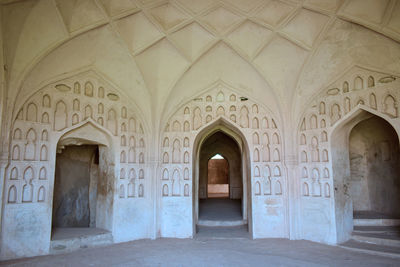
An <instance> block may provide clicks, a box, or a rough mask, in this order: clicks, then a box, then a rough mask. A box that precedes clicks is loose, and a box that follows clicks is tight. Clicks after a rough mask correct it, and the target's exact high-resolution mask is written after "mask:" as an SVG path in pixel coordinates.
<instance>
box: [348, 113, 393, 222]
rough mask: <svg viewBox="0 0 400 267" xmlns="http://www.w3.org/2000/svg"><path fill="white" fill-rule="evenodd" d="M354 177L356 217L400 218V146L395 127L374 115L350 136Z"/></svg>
mask: <svg viewBox="0 0 400 267" xmlns="http://www.w3.org/2000/svg"><path fill="white" fill-rule="evenodd" d="M349 159H350V179H349V192H350V196H351V198H352V204H353V211H354V218H355V219H388V218H400V209H399V206H400V148H399V138H398V136H397V133H396V131H395V130H394V128H393V127H392V126H391V125H390V124H389V123H388V122H386V121H385V120H384V119H382V118H380V117H378V116H372V117H371V118H369V119H366V120H363V121H361V122H359V123H358V124H357V125H355V126H354V128H353V129H352V130H351V132H350V136H349Z"/></svg>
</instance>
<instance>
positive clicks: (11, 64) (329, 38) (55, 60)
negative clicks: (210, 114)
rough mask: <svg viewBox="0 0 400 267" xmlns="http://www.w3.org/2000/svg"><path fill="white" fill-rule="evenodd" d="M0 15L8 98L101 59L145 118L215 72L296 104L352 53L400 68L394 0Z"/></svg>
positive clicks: (8, 11) (55, 8)
mask: <svg viewBox="0 0 400 267" xmlns="http://www.w3.org/2000/svg"><path fill="white" fill-rule="evenodd" d="M2 24H3V42H4V49H5V61H6V66H7V70H8V71H7V81H8V88H9V97H10V99H11V100H14V99H16V97H17V96H20V97H18V99H21V101H22V100H23V99H24V97H26V96H28V95H29V94H30V93H31V92H32V90H37V89H39V88H40V86H42V85H44V84H45V83H46V82H49V81H51V80H54V79H57V78H58V77H63V76H65V75H70V74H72V73H75V72H79V71H82V70H85V69H94V70H96V71H97V72H98V73H100V74H101V75H103V76H104V77H105V78H106V79H108V80H109V81H110V82H111V83H113V84H115V86H116V87H118V88H120V89H121V90H123V91H124V92H125V93H126V94H128V95H129V96H131V97H132V98H133V99H134V101H135V102H136V104H137V106H138V107H139V109H141V111H142V112H143V113H145V114H147V115H146V116H147V118H148V119H154V118H160V117H162V115H161V114H168V112H171V110H173V109H174V108H175V107H176V105H179V104H180V103H181V102H182V101H184V100H185V99H188V98H191V97H194V95H196V94H198V93H200V91H202V90H205V89H206V88H207V87H209V86H211V85H212V84H214V83H217V82H218V81H223V82H225V83H227V84H230V85H232V87H234V88H237V90H239V91H240V92H241V93H242V94H244V95H247V96H249V97H253V98H257V99H258V100H259V101H262V102H263V103H265V104H266V105H267V106H268V107H269V108H271V109H272V110H275V111H276V112H278V113H279V112H282V111H287V110H289V112H286V113H288V114H295V113H296V112H298V111H299V109H300V108H301V106H302V104H303V103H305V102H306V101H308V98H309V97H310V96H312V95H314V94H316V93H317V91H318V90H320V89H321V88H322V87H323V86H324V85H325V84H327V83H328V82H331V80H332V79H333V78H334V77H335V76H337V75H339V74H340V73H342V72H343V71H344V70H345V69H346V68H348V67H350V66H352V65H355V64H361V65H365V66H373V67H374V68H379V69H384V70H386V71H391V72H395V73H399V72H400V44H399V41H400V1H397V0H223V1H218V0H171V1H160V0H68V1H65V0H25V1H12V0H5V1H3V15H2ZM149 107H151V109H149Z"/></svg>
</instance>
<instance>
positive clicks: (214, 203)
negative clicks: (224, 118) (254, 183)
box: [198, 131, 247, 226]
mask: <svg viewBox="0 0 400 267" xmlns="http://www.w3.org/2000/svg"><path fill="white" fill-rule="evenodd" d="M200 188H204V191H200V197H199V217H198V225H199V226H239V225H245V224H247V220H246V218H245V216H243V205H242V197H243V196H242V194H243V185H242V166H241V151H240V148H239V146H238V144H237V142H236V141H235V140H234V139H233V138H231V137H230V136H229V135H227V134H225V133H224V132H221V131H218V132H216V133H214V134H212V135H210V136H209V137H208V138H207V139H206V140H205V142H204V143H203V144H202V146H201V150H200Z"/></svg>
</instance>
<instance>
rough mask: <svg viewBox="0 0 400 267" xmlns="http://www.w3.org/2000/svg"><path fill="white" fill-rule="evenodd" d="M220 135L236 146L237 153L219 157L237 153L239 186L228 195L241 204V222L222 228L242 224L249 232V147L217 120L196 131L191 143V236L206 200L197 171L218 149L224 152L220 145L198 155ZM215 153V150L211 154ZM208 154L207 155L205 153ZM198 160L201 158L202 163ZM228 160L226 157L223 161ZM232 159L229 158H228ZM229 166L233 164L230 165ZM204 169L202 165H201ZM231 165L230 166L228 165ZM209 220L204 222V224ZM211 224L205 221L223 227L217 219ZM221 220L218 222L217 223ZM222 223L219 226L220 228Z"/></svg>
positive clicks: (236, 132) (234, 130)
mask: <svg viewBox="0 0 400 267" xmlns="http://www.w3.org/2000/svg"><path fill="white" fill-rule="evenodd" d="M218 133H220V134H221V135H225V136H226V137H227V138H229V139H231V141H232V142H234V143H235V144H236V145H237V151H235V150H232V149H230V150H223V154H225V155H226V153H229V152H228V151H230V153H238V154H239V155H238V158H239V160H240V162H239V165H240V168H239V171H240V172H241V173H240V174H238V178H239V179H241V181H240V182H241V184H240V186H239V187H237V186H236V188H235V187H234V186H231V185H230V187H231V188H235V189H233V191H235V192H232V190H231V192H232V194H230V197H229V198H230V199H235V198H236V199H240V200H241V217H242V220H240V219H239V220H236V219H235V220H234V221H230V222H228V221H229V219H226V222H225V223H226V225H240V224H246V223H248V225H249V232H251V225H252V222H251V214H252V212H251V203H252V198H251V196H252V192H251V189H252V188H251V168H250V166H251V165H250V153H249V146H248V144H247V141H246V138H245V136H244V135H243V133H242V132H241V131H240V130H239V129H238V128H237V127H235V126H234V125H232V124H231V123H229V122H228V121H226V120H224V119H223V118H220V119H218V120H216V121H215V122H213V123H211V124H210V125H208V126H207V127H205V128H204V129H202V131H200V132H199V133H198V134H197V136H196V138H195V141H194V145H193V159H192V164H193V177H194V181H193V183H194V184H193V199H192V200H193V229H194V230H193V231H194V233H195V230H196V225H197V224H198V223H199V219H200V216H199V215H200V205H199V203H200V199H206V198H207V186H206V184H207V183H206V182H205V181H204V180H205V179H204V178H205V177H202V174H203V175H204V170H202V169H201V168H202V167H203V168H204V166H201V163H202V161H208V158H209V157H208V156H209V155H213V154H215V152H216V151H217V150H219V151H221V150H220V149H224V146H223V144H222V145H216V146H215V147H214V148H213V149H210V150H209V151H206V153H203V155H202V153H201V152H202V149H203V147H204V144H207V141H208V140H210V138H213V137H214V136H215V135H216V134H218ZM214 149H217V150H214ZM207 152H208V153H207ZM224 152H225V153H224ZM202 156H203V157H204V156H205V158H204V159H202ZM227 158H228V157H227ZM231 159H232V158H231ZM232 163H233V162H232ZM203 165H204V164H203ZM232 165H233V164H232ZM231 170H232V171H237V169H235V167H234V166H231ZM208 219H209V218H206V220H208ZM213 219H214V221H219V222H210V221H208V222H207V223H208V224H209V225H214V224H218V225H225V224H224V223H223V222H220V220H219V219H218V218H213ZM221 220H222V219H221ZM221 223H222V224H221Z"/></svg>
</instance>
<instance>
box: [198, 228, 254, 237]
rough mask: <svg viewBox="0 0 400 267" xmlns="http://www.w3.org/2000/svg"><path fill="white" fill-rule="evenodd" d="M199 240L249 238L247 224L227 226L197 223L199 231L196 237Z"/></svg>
mask: <svg viewBox="0 0 400 267" xmlns="http://www.w3.org/2000/svg"><path fill="white" fill-rule="evenodd" d="M194 238H195V239H197V240H214V239H231V240H239V239H249V238H250V234H249V232H248V226H247V225H240V226H227V227H221V226H218V227H209V226H199V225H197V233H196V235H195V237H194Z"/></svg>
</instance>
